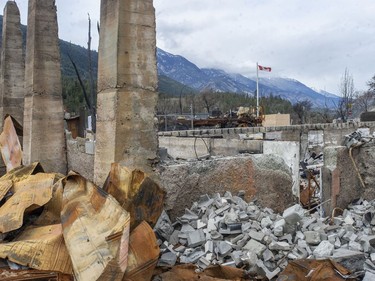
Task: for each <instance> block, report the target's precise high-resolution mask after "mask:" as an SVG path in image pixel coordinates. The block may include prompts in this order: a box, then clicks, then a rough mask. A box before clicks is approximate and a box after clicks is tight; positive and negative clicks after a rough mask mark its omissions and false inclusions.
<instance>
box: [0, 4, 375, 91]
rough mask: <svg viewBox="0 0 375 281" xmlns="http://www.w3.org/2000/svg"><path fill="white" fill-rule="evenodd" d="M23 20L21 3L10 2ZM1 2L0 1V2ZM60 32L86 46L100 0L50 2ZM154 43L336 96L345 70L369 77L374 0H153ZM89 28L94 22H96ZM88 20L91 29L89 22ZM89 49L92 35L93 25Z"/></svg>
mask: <svg viewBox="0 0 375 281" xmlns="http://www.w3.org/2000/svg"><path fill="white" fill-rule="evenodd" d="M16 2H17V4H18V6H19V8H20V11H21V17H22V20H21V21H22V23H24V24H26V20H27V0H16ZM5 3H6V1H5V0H0V4H1V6H4V5H5ZM56 5H57V9H58V20H59V37H60V38H61V39H64V40H66V41H71V42H72V43H76V44H78V45H81V46H86V45H87V13H90V15H91V18H92V21H93V23H94V24H95V23H96V22H97V21H99V14H100V0H56ZM154 6H155V10H156V30H157V46H158V47H159V48H161V49H163V50H165V51H167V52H170V53H172V54H175V55H181V56H184V57H185V58H187V59H188V60H190V61H191V62H193V63H195V64H196V65H197V66H198V67H200V68H202V67H212V68H219V69H223V70H225V71H227V72H233V73H240V74H243V75H245V76H247V77H254V76H255V75H256V63H257V62H258V63H259V64H260V65H263V66H269V67H272V72H271V73H266V72H260V76H262V77H287V78H293V79H297V80H299V81H300V82H302V83H304V84H306V85H307V86H310V87H313V88H315V89H322V90H326V91H329V92H331V93H335V94H338V92H339V85H340V80H341V77H342V75H343V73H344V71H345V68H347V69H348V71H349V73H350V74H351V75H352V76H353V80H354V86H355V88H356V90H358V91H362V90H366V89H367V85H366V83H367V81H369V80H370V79H371V78H372V77H373V76H374V75H375V36H374V35H375V21H374V14H375V1H374V0H361V1H358V0H329V1H327V0H310V1H303V0H154ZM95 25H96V24H95ZM95 25H94V26H95ZM92 43H93V46H94V47H95V46H96V48H97V45H98V36H97V32H96V30H95V29H94V30H93V42H92Z"/></svg>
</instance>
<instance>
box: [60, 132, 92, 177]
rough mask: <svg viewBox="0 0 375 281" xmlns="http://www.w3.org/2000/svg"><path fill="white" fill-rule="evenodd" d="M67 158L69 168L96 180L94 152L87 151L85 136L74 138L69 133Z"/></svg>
mask: <svg viewBox="0 0 375 281" xmlns="http://www.w3.org/2000/svg"><path fill="white" fill-rule="evenodd" d="M66 143H67V145H66V146H67V159H68V170H69V171H74V172H77V173H79V174H81V175H82V176H84V177H85V178H87V179H88V180H90V181H93V180H94V154H88V153H86V148H85V144H86V140H85V139H83V138H76V139H73V138H72V137H71V134H70V133H67V138H66Z"/></svg>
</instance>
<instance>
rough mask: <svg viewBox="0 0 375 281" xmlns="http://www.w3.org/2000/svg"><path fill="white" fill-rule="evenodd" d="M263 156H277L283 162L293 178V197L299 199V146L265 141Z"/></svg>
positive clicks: (286, 142) (293, 143)
mask: <svg viewBox="0 0 375 281" xmlns="http://www.w3.org/2000/svg"><path fill="white" fill-rule="evenodd" d="M263 154H266V155H267V154H271V155H277V156H279V157H281V158H282V159H283V160H284V162H285V164H286V165H287V166H288V167H289V169H290V172H291V174H292V177H293V186H292V192H293V195H294V196H296V197H298V198H299V161H300V144H299V143H298V142H290V141H265V142H264V143H263Z"/></svg>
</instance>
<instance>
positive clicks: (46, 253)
mask: <svg viewBox="0 0 375 281" xmlns="http://www.w3.org/2000/svg"><path fill="white" fill-rule="evenodd" d="M4 127H5V128H6V130H4V131H3V132H2V134H1V135H0V151H1V153H2V157H3V160H4V163H5V164H6V167H7V173H6V174H5V175H3V176H1V177H0V280H5V281H8V280H9V281H10V280H35V279H37V280H64V281H65V280H77V281H86V280H124V281H130V280H140V281H141V280H144V281H149V280H151V277H152V274H153V270H154V268H155V266H156V263H157V261H158V257H159V252H160V250H159V247H158V245H157V240H156V238H155V234H154V232H153V229H152V226H154V225H155V223H156V221H157V220H158V218H159V216H160V214H161V212H162V210H163V203H164V196H165V192H164V191H163V190H162V189H161V188H160V187H159V185H158V184H157V183H156V182H154V181H153V180H152V179H151V178H150V177H149V176H148V175H147V174H146V173H144V172H142V171H140V170H137V169H128V168H126V167H122V166H121V165H119V164H118V163H113V164H112V165H111V171H110V173H109V175H108V180H107V182H106V183H105V184H104V186H103V187H102V188H100V187H98V186H96V185H95V184H93V183H92V182H90V181H89V180H87V179H85V178H84V177H83V176H81V175H79V174H77V173H75V172H69V174H68V175H67V176H65V175H62V174H59V173H46V172H44V170H43V167H42V165H41V164H40V163H38V162H35V163H32V164H31V165H28V166H22V165H21V163H22V161H21V160H22V153H21V150H20V145H19V140H18V137H17V135H16V130H15V128H14V125H13V122H12V119H11V118H10V117H8V118H6V120H5V125H4Z"/></svg>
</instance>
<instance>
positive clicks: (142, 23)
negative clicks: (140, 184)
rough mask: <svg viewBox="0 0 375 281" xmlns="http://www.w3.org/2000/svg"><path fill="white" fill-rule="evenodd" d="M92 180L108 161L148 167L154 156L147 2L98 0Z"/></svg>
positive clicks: (151, 18) (151, 12)
mask: <svg viewBox="0 0 375 281" xmlns="http://www.w3.org/2000/svg"><path fill="white" fill-rule="evenodd" d="M100 23H101V25H100V41H99V72H98V99H97V134H96V151H95V165H94V166H95V167H94V181H95V183H96V184H98V185H102V184H103V182H104V181H105V179H106V177H107V175H108V172H109V171H110V165H111V163H113V162H117V163H120V164H122V165H124V166H127V167H130V168H139V169H142V170H143V171H145V172H151V171H152V165H153V164H154V162H155V159H156V158H157V148H158V140H157V128H156V124H155V121H154V117H155V108H156V103H157V93H156V89H157V69H156V35H155V9H154V7H153V1H152V0H102V1H101V16H100Z"/></svg>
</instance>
